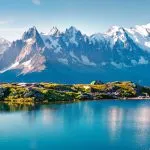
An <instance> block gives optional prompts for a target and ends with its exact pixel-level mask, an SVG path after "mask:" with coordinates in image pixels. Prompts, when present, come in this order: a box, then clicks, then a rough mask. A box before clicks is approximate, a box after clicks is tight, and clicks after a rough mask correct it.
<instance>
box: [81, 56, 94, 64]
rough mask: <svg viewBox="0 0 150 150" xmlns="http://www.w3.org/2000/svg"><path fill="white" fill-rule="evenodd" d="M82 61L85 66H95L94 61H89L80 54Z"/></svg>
mask: <svg viewBox="0 0 150 150" xmlns="http://www.w3.org/2000/svg"><path fill="white" fill-rule="evenodd" d="M81 59H82V63H83V64H84V65H87V66H96V64H95V63H94V62H91V61H90V60H89V59H88V57H87V56H84V55H81Z"/></svg>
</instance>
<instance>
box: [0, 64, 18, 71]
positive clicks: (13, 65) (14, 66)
mask: <svg viewBox="0 0 150 150" xmlns="http://www.w3.org/2000/svg"><path fill="white" fill-rule="evenodd" d="M18 65H19V62H15V63H13V64H12V65H11V66H10V67H8V68H5V69H3V70H1V71H0V73H4V72H6V71H8V70H11V69H15V68H16V67H17V66H18Z"/></svg>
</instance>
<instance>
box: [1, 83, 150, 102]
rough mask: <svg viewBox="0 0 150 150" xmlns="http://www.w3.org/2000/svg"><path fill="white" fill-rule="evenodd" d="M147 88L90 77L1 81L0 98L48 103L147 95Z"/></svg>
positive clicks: (129, 97)
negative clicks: (72, 80)
mask: <svg viewBox="0 0 150 150" xmlns="http://www.w3.org/2000/svg"><path fill="white" fill-rule="evenodd" d="M149 95H150V88H149V87H144V86H140V85H138V84H135V83H133V82H130V81H124V82H119V81H116V82H108V83H102V82H100V81H93V82H91V83H90V84H73V85H69V84H56V83H1V84H0V100H1V101H4V102H14V103H49V102H64V101H65V102H66V101H68V102H70V101H78V100H101V99H150V97H149Z"/></svg>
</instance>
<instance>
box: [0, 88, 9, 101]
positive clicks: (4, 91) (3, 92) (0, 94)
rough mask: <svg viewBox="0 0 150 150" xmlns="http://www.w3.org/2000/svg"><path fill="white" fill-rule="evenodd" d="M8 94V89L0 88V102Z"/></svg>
mask: <svg viewBox="0 0 150 150" xmlns="http://www.w3.org/2000/svg"><path fill="white" fill-rule="evenodd" d="M8 94H9V90H8V88H4V87H0V100H3V99H4V98H5V97H7V96H8Z"/></svg>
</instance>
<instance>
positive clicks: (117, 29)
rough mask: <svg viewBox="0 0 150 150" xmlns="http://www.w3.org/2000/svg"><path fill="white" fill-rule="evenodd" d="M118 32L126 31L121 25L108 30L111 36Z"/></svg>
mask: <svg viewBox="0 0 150 150" xmlns="http://www.w3.org/2000/svg"><path fill="white" fill-rule="evenodd" d="M117 32H120V33H124V32H125V29H124V28H123V27H120V26H112V27H111V28H110V29H109V30H108V31H107V32H106V34H107V35H110V36H111V35H114V34H116V33H117Z"/></svg>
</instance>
